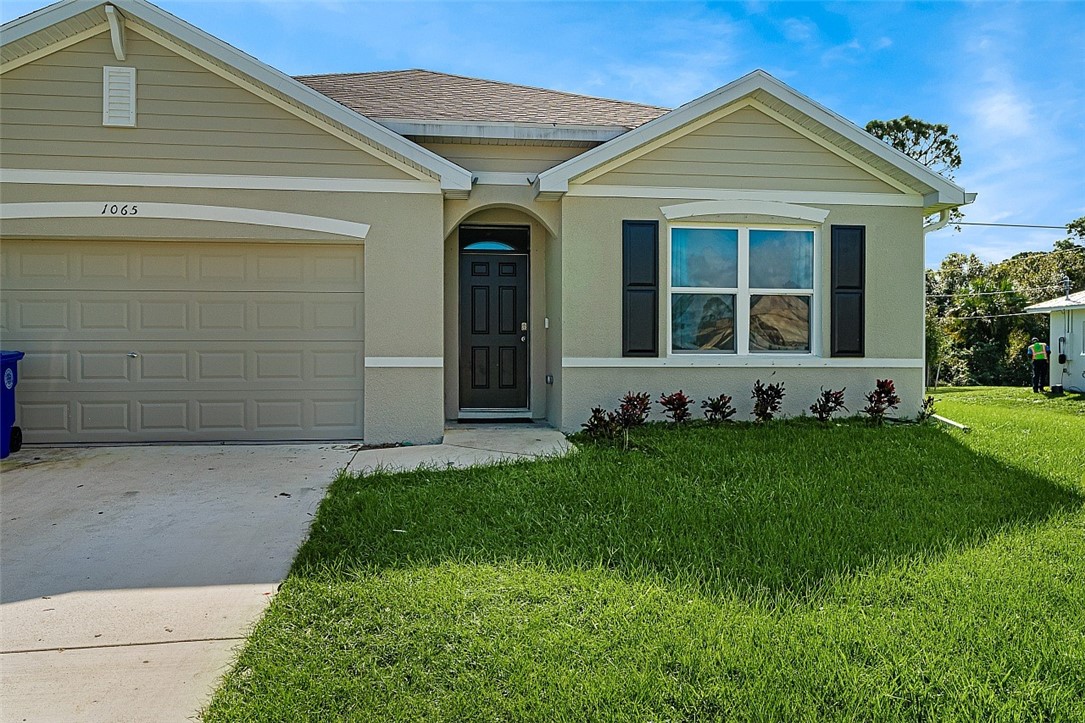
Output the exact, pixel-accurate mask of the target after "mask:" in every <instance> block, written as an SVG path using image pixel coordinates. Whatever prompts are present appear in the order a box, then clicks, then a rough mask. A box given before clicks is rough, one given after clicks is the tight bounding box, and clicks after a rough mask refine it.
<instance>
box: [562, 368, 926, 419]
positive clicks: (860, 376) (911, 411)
mask: <svg viewBox="0 0 1085 723" xmlns="http://www.w3.org/2000/svg"><path fill="white" fill-rule="evenodd" d="M887 376H888V377H889V378H891V379H892V380H893V382H894V384H895V385H896V388H897V393H898V394H899V395H900V397H901V399H902V400H903V402H902V404H901V406H900V408H899V409H898V410H897V411H896V413H895V414H891V416H900V417H914V416H915V415H916V413H917V412H918V411H919V405H920V402H921V401H922V398H923V370H922V369H914V368H913V369H855V368H846V367H840V368H824V369H802V368H778V369H765V368H753V367H751V368H740V369H735V368H715V369H713V368H699V369H638V368H610V369H568V368H567V369H565V370H564V375H563V382H562V383H563V389H562V393H563V395H564V398H565V399H564V405H565V406H564V407H563V410H562V411H563V415H562V420H561V423H560V425H559V426H560V428H561V429H563V430H565V431H567V432H574V431H578V430H579V428H580V425H581V424H583V423H584V422H585V421H587V419H588V416H589V415H590V414H591V408H592V407H596V406H598V407H603V408H605V409H614V408H615V407H616V406H617V405H618V400H619V399H620V398H621V396H622V395H624V394H625V393H626V392H628V391H633V392H648V393H649V394H650V395H651V397H652V402H653V408H654V410H655V411H654V414H653V417H652V418H653V419H662V418H663V417H662V414H661V411H662V410H661V407H660V406H659V404H657V403H655V402H657V401H658V400H659V397H660V395H661V394H670V393H671V392H675V391H678V390H679V389H681V390H682V391H684V392H685V393H686V394H688V395H689V396H690V397H693V399H694V400H695V401H694V403H693V404H692V405H690V408H691V411H692V413H693V415H694V418H695V419H702V418H703V414H704V413H703V411H702V410H701V408H700V405H701V401H702V400H704V399H706V398H707V397H709V396H717V395H719V394H729V395H731V396H732V397H733V398H734V401H733V402H732V405H733V406H734V407H735V408H736V409H738V414H737V415H736V416H735V417H734V419H736V420H747V419H751V418H752V415H751V414H750V411H751V409H752V407H753V399H752V397H751V396H750V393H751V391H752V389H753V385H754V382H755V381H757V380H758V379H760V380H761V381H762V382H765V383H777V382H783V384H784V399H783V408H782V413H783V414H784V415H786V416H800V415H802V414H803V413H805V414H809V413H810V412H809V411H808V408H809V406H810V404H812V403H813V402H814V400H815V398H816V397H817V395H818V394H819V393H820V391H821V389H823V388H824V389H830V388H832V389H841V388H844V387H846V388H847V391H846V392H845V394H844V397H845V403H846V405H847V407H848V409H849V410H850V412H851V413H852V414H855V413H858V412H860V410H862V408H863V407H865V406H866V401H865V400H864V399H863V395H864V394H866V392H868V391H870V390H872V389H874V385H875V382H876V381H877V380H878V379H885V378H886V377H887Z"/></svg>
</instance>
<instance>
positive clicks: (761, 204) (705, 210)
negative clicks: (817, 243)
mask: <svg viewBox="0 0 1085 723" xmlns="http://www.w3.org/2000/svg"><path fill="white" fill-rule="evenodd" d="M659 210H660V211H662V212H663V216H664V218H666V219H667V220H669V221H673V220H675V219H682V218H697V217H699V216H728V215H735V216H748V215H753V216H775V217H778V218H792V219H795V220H798V221H812V222H814V223H824V222H825V219H826V218H828V216H829V212H828V211H826V210H825V209H823V208H813V207H811V206H799V205H797V204H794V203H782V202H780V201H751V200H748V199H740V198H736V199H733V200H724V201H694V202H693V203H680V204H677V205H674V206H662V207H661V208H660V209H659Z"/></svg>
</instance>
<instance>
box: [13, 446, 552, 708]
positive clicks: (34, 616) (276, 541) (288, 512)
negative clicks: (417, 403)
mask: <svg viewBox="0 0 1085 723" xmlns="http://www.w3.org/2000/svg"><path fill="white" fill-rule="evenodd" d="M569 450H570V447H569V444H568V443H567V442H566V440H565V437H564V436H563V435H562V434H561V433H559V432H557V431H555V430H553V429H549V428H547V427H544V426H539V425H509V426H494V425H488V426H479V427H475V426H469V425H464V426H456V427H453V428H451V429H449V430H447V431H446V434H445V438H444V442H443V443H442V444H439V445H428V446H418V447H400V448H391V449H375V450H360V449H359V447H358V446H356V445H315V444H314V445H294V446H280V445H251V446H250V445H246V446H240V445H238V446H234V445H230V446H223V445H215V446H177V447H170V446H155V447H100V448H63V449H34V448H26V449H24V450H23V451H22V452H20V453H19V454H18V455H15V456H13V457H11V458H9V459H7V460H4V463H3V465H2V466H0V515H2V517H0V690H2V691H3V692H2V694H0V695H2V697H0V720H2V721H4V722H5V723H6V722H7V721H31V722H33V721H50V722H52V721H140V722H141V723H142V722H145V721H183V720H185V719H195V718H196V717H197V712H198V711H199V709H200V707H201V706H202V705H203V704H204V703H206V701H207V699H208V696H209V695H210V694H211V692H212V690H213V689H214V686H215V684H216V682H217V681H218V679H219V677H220V676H221V675H222V674H223V673H225V672H226V669H227V667H228V666H229V665H230V663H231V662H232V660H233V656H234V653H235V651H236V648H237V647H238V646H239V645H240V644H241V643H242V642H243V640H244V637H245V635H246V634H247V633H248V631H249V630H250V629H251V626H252V625H253V624H254V623H255V622H256V621H257V620H258V619H259V617H260V615H261V613H262V612H263V610H264V607H265V605H267V602H268V601H269V600H270V598H271V596H272V594H273V593H274V592H275V590H276V588H277V587H278V584H279V582H280V581H282V579H283V578H284V577H285V576H286V573H287V570H288V569H289V567H290V563H291V562H292V560H293V558H294V554H295V553H296V552H297V549H298V547H299V546H300V545H301V543H302V541H303V540H304V539H305V535H306V533H307V532H308V529H309V523H310V521H311V520H312V516H313V514H314V513H315V512H316V508H317V505H318V504H319V503H320V500H321V499H322V498H323V495H324V491H325V489H326V487H327V485H328V484H329V483H330V482H331V481H332V479H334V477H335V474H336V472H337V471H338V470H340V469H344V468H348V469H350V470H351V471H352V472H359V473H364V472H367V471H371V470H373V469H376V468H378V467H380V468H386V469H413V468H415V467H418V466H420V465H426V466H435V467H445V466H454V467H467V466H472V465H478V464H489V463H493V462H498V461H502V460H511V459H527V458H532V457H538V456H543V455H553V454H564V453H565V452H567V451H569Z"/></svg>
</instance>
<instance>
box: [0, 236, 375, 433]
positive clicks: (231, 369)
mask: <svg viewBox="0 0 1085 723" xmlns="http://www.w3.org/2000/svg"><path fill="white" fill-rule="evenodd" d="M0 251H2V256H3V263H2V271H0V273H2V284H3V285H2V287H0V288H2V292H3V293H2V302H0V306H2V310H0V323H2V325H3V326H2V333H3V337H4V346H5V348H17V349H21V350H22V351H24V352H26V358H25V359H24V360H23V362H22V363H21V365H20V372H21V375H20V383H19V388H18V395H17V396H18V401H19V415H20V416H19V421H20V424H21V426H22V427H23V428H24V430H25V435H26V439H27V441H28V442H44V443H50V442H71V441H82V442H123V441H201V440H275V439H357V438H360V437H361V436H362V419H363V416H362V400H363V386H362V385H363V372H364V364H363V360H364V341H363V338H364V334H363V328H362V327H363V320H364V294H363V289H362V280H363V262H362V254H363V250H362V248H361V247H360V246H354V247H342V246H320V245H292V246H281V245H267V244H237V243H226V242H220V243H163V242H153V243H145V244H143V243H139V242H109V243H101V242H93V241H82V242H81V241H74V242H73V241H63V242H61V241H5V242H4V243H3V247H2V249H0Z"/></svg>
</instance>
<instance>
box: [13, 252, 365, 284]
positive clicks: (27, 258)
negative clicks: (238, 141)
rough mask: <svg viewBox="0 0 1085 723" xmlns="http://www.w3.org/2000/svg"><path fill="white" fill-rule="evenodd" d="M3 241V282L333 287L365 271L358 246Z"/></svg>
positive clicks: (356, 281)
mask: <svg viewBox="0 0 1085 723" xmlns="http://www.w3.org/2000/svg"><path fill="white" fill-rule="evenodd" d="M4 246H5V247H6V248H3V249H0V256H2V257H3V261H2V263H0V282H2V284H3V288H5V289H35V290H48V289H54V290H67V289H73V288H81V289H107V290H114V291H122V290H156V291H221V290H223V289H230V290H234V291H276V292H281V291H291V290H293V291H339V290H344V289H347V290H361V289H362V282H363V273H364V271H363V265H362V255H361V253H360V249H359V247H357V246H341V247H337V246H309V245H290V244H263V245H261V246H256V245H253V244H234V243H221V242H204V243H169V242H162V241H148V242H145V243H141V242H129V241H117V242H102V241H94V242H59V241H40V242H25V243H24V242H16V241H10V242H5V244H4ZM254 249H255V250H254ZM314 249H315V253H314Z"/></svg>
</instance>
